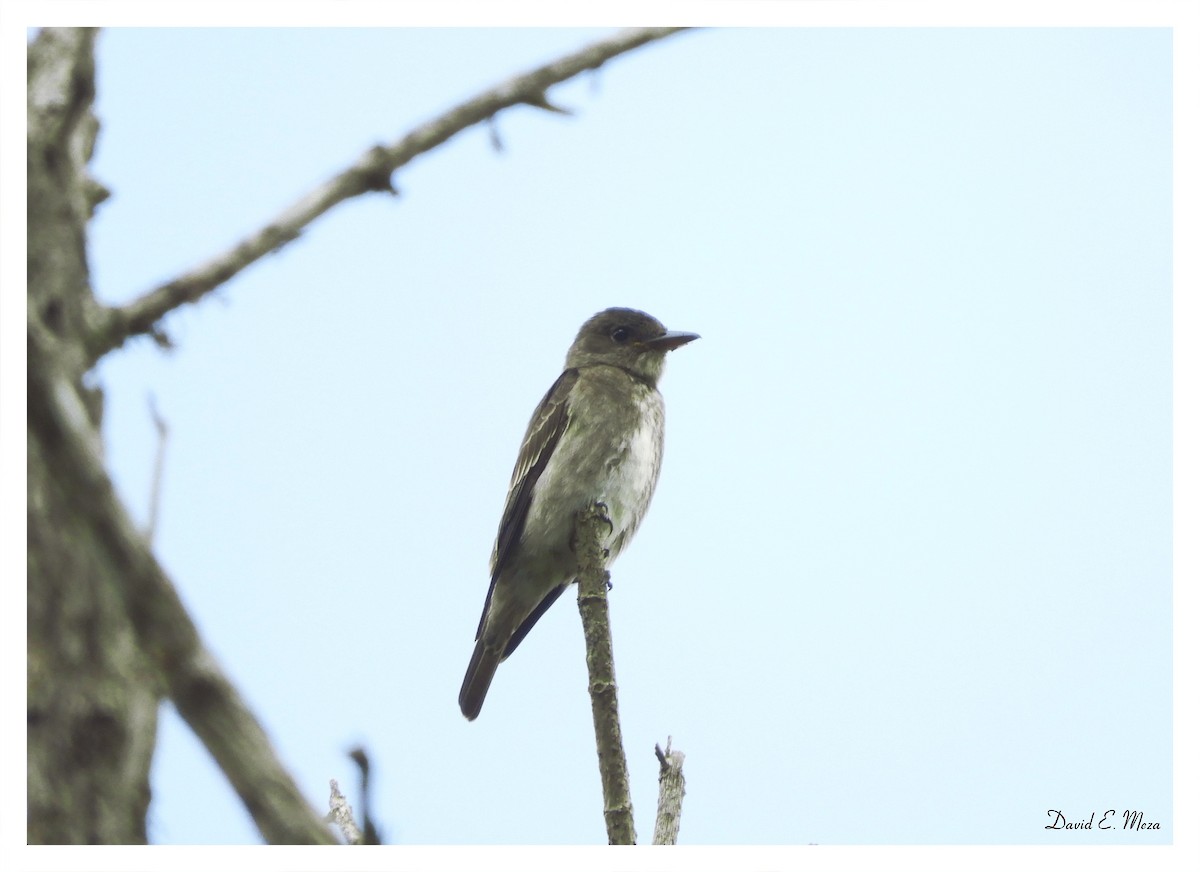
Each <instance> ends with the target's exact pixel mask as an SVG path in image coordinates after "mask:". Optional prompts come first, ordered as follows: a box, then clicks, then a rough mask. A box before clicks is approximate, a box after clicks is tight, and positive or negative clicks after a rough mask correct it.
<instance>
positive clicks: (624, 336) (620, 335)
mask: <svg viewBox="0 0 1200 872" xmlns="http://www.w3.org/2000/svg"><path fill="white" fill-rule="evenodd" d="M612 339H613V342H627V341H628V340H629V328H628V327H618V328H617V329H616V330H614V331H613V332H612Z"/></svg>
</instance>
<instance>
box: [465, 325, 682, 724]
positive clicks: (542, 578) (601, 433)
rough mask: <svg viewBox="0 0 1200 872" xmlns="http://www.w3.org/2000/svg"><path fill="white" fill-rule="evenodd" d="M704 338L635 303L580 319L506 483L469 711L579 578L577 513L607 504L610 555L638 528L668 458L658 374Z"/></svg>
mask: <svg viewBox="0 0 1200 872" xmlns="http://www.w3.org/2000/svg"><path fill="white" fill-rule="evenodd" d="M699 338H700V337H699V336H697V335H696V334H695V333H680V332H676V331H668V330H667V329H666V328H665V327H663V325H662V324H661V323H659V322H658V321H657V320H655V319H654V318H651V317H650V316H649V315H647V314H646V313H645V312H639V311H637V310H636V309H605V310H604V311H603V312H600V313H599V314H597V315H594V316H592V317H591V318H590V319H588V321H587V322H586V323H585V324H584V325H583V326H582V327H581V328H580V329H579V335H578V336H576V337H575V341H574V342H573V343H572V344H571V349H570V351H568V352H567V362H566V366H565V368H564V369H563V373H562V375H560V376H559V377H558V380H557V381H556V382H555V383H554V384H553V385H551V386H550V390H548V391H547V392H546V396H544V397H542V401H541V403H539V404H538V407H537V410H536V411H534V413H533V417H532V418H530V420H529V427H528V428H527V429H526V431H525V441H524V442H522V443H521V451H520V453H519V454H518V455H517V465H516V467H514V469H513V474H512V482H511V483H510V484H509V486H508V499H507V500H506V501H505V504H504V514H503V515H502V516H501V518H500V530H499V532H498V533H497V534H496V545H495V547H494V548H493V549H492V565H491V568H492V585H491V587H489V588H488V592H487V599H486V600H484V602H483V616H482V617H481V618H480V619H479V629H478V630H476V631H475V652H474V653H473V654H472V655H471V663H470V665H468V666H467V675H466V677H465V678H464V679H463V684H462V690H460V691H459V692H458V705H459V708H461V709H462V713H463V714H464V715H466V717H467V719H468V720H472V721H473V720H475V718H476V717H478V715H479V710H480V708H481V707H482V706H483V698H484V697H485V696H486V695H487V692H488V686H489V685H491V683H492V677H493V676H494V675H495V674H496V667H497V666H499V665H500V662H501V661H502V660H504V659H505V658H506V657H508V655H510V654H512V652H513V651H514V650H516V647H517V646H518V645H519V644H521V640H522V639H524V638H525V636H526V634H527V633H528V632H529V631H530V629H532V628H533V625H534V624H535V623H537V620H538V618H540V617H541V616H542V615H543V614H545V613H546V609H548V608H550V606H551V605H553V604H554V601H555V600H556V599H558V597H559V595H560V594H561V593H562V592H563V591H564V590H565V589H566V587H567V585H568V584H570V583H571V582H572V581H573V580H574V578H575V571H576V569H577V558H576V555H575V553H574V551H573V550H572V546H571V537H572V535H573V533H574V523H575V517H576V515H577V514H578V513H579V512H580V511H582V510H584V509H586V508H587V507H588V506H591V505H593V504H595V503H597V502H600V503H604V504H605V505H606V506H607V507H608V517H609V519H610V520H611V521H612V530H611V532H610V533H609V536H608V540H607V541H606V542H604V543H603V544H604V546H605V547H606V548H607V549H608V556H607V558H606V559H605V565H606V566H607V565H608V564H609V563H611V562H612V561H613V560H614V559H615V558H616V556H617V555H618V554H620V553H621V550H622V549H623V548H624V547H625V546H626V545H628V544H629V540H630V539H632V538H633V534H634V531H636V530H637V528H638V524H639V523H640V522H641V520H642V518H643V517H644V516H645V514H646V509H647V508H648V507H649V505H650V497H651V496H652V495H653V493H654V485H655V484H656V483H657V482H658V471H659V468H660V467H661V465H662V450H663V400H662V395H661V394H659V392H658V379H659V377H660V376H661V375H662V371H663V365H664V364H665V363H666V356H667V352H668V351H671V350H672V349H675V348H678V347H679V346H681V345H684V344H686V343H688V342H691V341H692V340H693V339H699Z"/></svg>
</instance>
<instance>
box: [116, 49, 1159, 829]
mask: <svg viewBox="0 0 1200 872" xmlns="http://www.w3.org/2000/svg"><path fill="white" fill-rule="evenodd" d="M604 32H605V31H586V30H490V31H485V30H458V31H420V30H376V31H358V30H342V31H331V30H314V31H280V30H264V31H239V30H209V31H206V30H192V31H164V30H124V31H122V30H113V31H109V32H106V33H105V34H104V35H103V36H102V37H101V41H100V46H99V50H98V65H99V94H98V99H97V109H98V111H99V113H100V115H101V118H102V120H103V123H104V129H103V133H102V135H101V139H100V142H99V147H98V151H97V154H96V159H95V162H94V168H95V172H96V174H97V175H98V176H99V177H100V178H101V179H102V180H103V181H104V182H105V183H106V184H107V185H109V186H110V187H111V188H112V189H113V192H114V196H113V198H112V200H111V201H110V202H108V203H107V204H105V205H104V206H103V207H102V209H101V211H100V213H99V215H98V217H97V219H96V221H95V223H94V225H93V231H94V232H93V237H92V243H93V245H92V253H93V268H94V282H95V286H96V290H97V293H98V294H99V295H100V296H101V297H102V298H103V299H105V300H106V301H110V302H118V301H123V300H127V299H129V298H131V297H133V296H135V295H137V294H140V293H142V292H144V291H145V290H146V289H148V288H149V287H151V286H152V285H154V284H155V283H157V282H159V281H162V280H164V279H167V278H170V277H172V276H173V275H175V274H177V273H179V272H180V271H182V270H184V269H186V268H189V267H191V266H193V265H194V264H196V263H197V262H198V261H200V260H202V259H204V258H206V257H208V256H210V255H211V254H213V253H214V252H215V251H217V250H219V249H221V248H223V247H224V246H226V245H228V244H229V243H231V242H232V241H234V240H235V239H236V238H237V237H238V236H239V235H241V234H243V233H245V232H246V231H248V230H250V229H252V228H254V227H256V226H258V225H259V224H260V223H261V222H263V221H264V220H266V219H267V218H269V217H270V216H272V215H273V214H274V213H275V212H276V211H277V210H278V209H280V208H281V207H283V206H285V205H286V204H288V203H289V202H290V201H291V200H293V199H294V198H296V197H297V196H298V195H300V194H301V193H303V192H304V191H306V190H307V189H308V188H309V187H311V186H312V185H313V184H315V183H317V182H318V181H320V180H322V179H323V178H325V177H326V176H328V175H330V174H331V173H333V172H335V171H337V170H338V169H340V168H341V167H343V166H344V165H345V164H347V163H348V162H349V161H351V160H353V159H354V158H355V157H356V156H357V155H358V154H359V153H360V152H361V151H362V150H363V149H364V148H366V147H369V146H370V145H373V144H374V143H376V142H378V141H382V140H389V139H392V138H395V137H396V136H398V135H400V134H402V133H403V132H405V131H407V130H408V129H409V128H411V127H412V126H413V125H414V124H416V123H418V122H420V121H422V120H424V119H426V118H428V117H430V116H432V115H433V114H435V113H437V112H439V111H441V110H443V109H445V108H447V107H448V106H450V105H452V104H453V103H454V102H456V101H458V100H461V99H463V98H466V97H469V96H471V95H472V94H474V93H475V92H476V91H478V90H479V89H481V88H483V87H485V86H488V85H491V84H494V83H495V82H496V81H498V80H499V79H500V78H502V77H505V76H508V75H510V74H512V73H515V72H518V71H521V70H524V69H527V68H529V67H531V66H533V65H535V64H538V63H541V62H543V61H546V60H549V59H551V58H553V57H555V56H557V55H560V54H562V53H564V52H565V51H568V50H571V49H574V48H576V47H578V46H580V45H581V44H583V43H585V42H587V41H589V40H590V39H593V38H595V37H596V36H599V35H600V34H602V33H604ZM1171 63H1172V56H1171V33H1170V31H1169V30H1166V29H1114V30H1099V29H1060V30H1010V29H998V30H958V29H945V30H923V29H916V30H887V29H858V30H819V29H818V30H782V29H781V30H729V31H707V32H701V33H692V34H688V35H684V36H680V37H676V38H674V39H672V40H669V41H667V42H664V43H661V44H658V45H655V46H652V47H649V48H647V49H644V50H642V51H640V52H637V53H635V54H633V55H630V56H628V57H625V58H623V59H620V60H618V61H616V62H615V63H613V64H611V65H610V66H609V67H607V68H606V69H605V70H603V71H602V72H601V73H600V74H599V75H598V76H594V77H583V78H581V79H579V80H576V81H573V82H570V83H567V84H565V85H563V86H560V87H558V88H556V89H555V90H554V91H553V95H552V96H553V98H554V99H555V100H556V101H557V102H559V103H561V104H565V105H568V106H570V107H572V108H574V109H575V110H576V111H577V116H576V117H574V118H562V117H558V116H551V115H548V114H546V113H543V112H539V111H536V110H533V109H524V108H522V109H517V110H512V111H509V112H507V113H505V114H504V115H503V116H502V117H501V118H500V120H499V124H498V131H499V134H500V136H501V138H502V139H503V142H504V145H505V151H504V152H503V153H502V154H497V153H496V152H495V151H494V150H493V149H492V148H491V146H490V144H489V138H488V133H487V131H486V130H484V129H477V130H473V131H471V132H468V133H467V134H465V135H463V136H461V137H459V138H458V139H456V140H454V141H453V142H451V143H450V144H449V145H448V146H447V147H445V148H443V149H440V150H438V151H437V152H435V153H432V154H430V155H427V156H425V157H423V158H420V159H419V160H418V161H416V162H415V163H414V164H412V165H411V166H409V167H407V168H405V169H404V170H402V171H401V172H400V173H398V174H397V176H396V178H395V181H396V184H397V185H398V187H399V188H400V189H401V190H402V191H403V196H402V197H401V198H400V199H398V200H397V199H389V198H386V197H384V196H374V197H371V198H366V199H362V200H359V201H355V202H351V203H349V204H346V205H343V206H342V207H340V208H339V209H337V210H336V211H335V212H334V213H332V214H331V215H329V216H326V217H325V218H324V219H322V220H321V221H319V222H318V223H317V224H316V225H315V226H313V227H311V228H310V229H309V231H308V233H307V234H306V235H305V237H304V238H303V239H302V240H300V241H299V242H298V243H296V244H294V245H292V246H290V247H288V248H287V249H286V250H285V251H284V252H282V253H281V254H279V255H276V256H274V257H271V258H269V259H267V260H265V261H263V262H261V263H259V264H258V265H256V266H254V267H253V268H251V269H250V270H248V271H247V272H246V273H244V274H243V275H241V276H239V277H238V278H236V279H235V280H234V281H233V282H231V283H230V284H229V285H228V286H227V287H226V288H225V289H224V290H223V291H221V292H220V293H219V295H218V296H217V297H216V298H214V299H210V300H208V301H207V302H205V303H203V304H202V305H200V306H199V307H195V308H192V309H189V310H187V311H186V312H183V313H181V314H179V315H177V316H174V317H172V318H171V319H170V321H169V322H168V324H167V329H168V332H169V333H170V334H171V335H172V337H173V338H174V339H175V341H176V342H177V344H178V346H179V348H178V351H176V352H175V353H174V354H172V355H163V354H162V353H161V352H160V351H158V350H157V349H156V348H154V347H153V346H152V345H151V344H150V343H149V342H142V343H140V344H138V345H136V346H135V347H133V348H131V349H129V350H128V351H126V352H123V353H120V354H117V355H114V356H113V357H112V358H111V359H110V360H108V361H106V362H105V364H104V365H103V366H102V368H101V370H100V377H101V379H102V380H103V382H104V384H105V386H106V389H107V391H108V409H107V417H106V437H107V443H108V449H109V452H110V458H111V461H112V466H113V469H114V472H115V475H116V477H117V481H118V484H119V487H120V489H121V491H122V493H123V494H124V495H125V497H126V498H127V500H128V502H129V504H130V505H131V507H132V508H133V510H134V512H135V514H137V515H139V516H141V515H144V510H145V506H146V503H147V499H148V488H149V485H148V481H149V477H150V472H151V467H152V461H153V451H154V431H153V427H152V425H151V422H150V420H149V417H148V414H147V411H146V395H147V393H148V392H153V394H154V395H155V397H156V398H157V403H158V406H159V408H160V410H161V412H162V413H163V415H164V416H165V417H166V418H167V420H168V421H169V424H170V427H171V437H170V442H169V446H168V453H167V468H166V480H165V485H164V488H163V493H162V519H161V526H160V531H159V535H158V539H157V542H156V548H157V551H158V553H159V555H160V557H161V559H162V561H163V563H164V565H165V566H166V567H167V569H168V570H169V571H170V573H171V574H172V577H173V578H174V579H175V581H176V583H177V584H178V586H179V588H180V591H181V593H182V595H183V597H184V599H185V601H186V602H187V604H188V606H189V607H190V608H191V610H192V613H193V615H194V616H195V618H196V620H197V621H198V623H199V625H200V628H201V631H202V632H203V634H204V636H205V638H206V639H207V640H208V642H209V644H210V645H211V646H212V647H213V649H214V650H215V651H216V653H217V654H218V656H219V657H220V659H221V660H222V661H223V663H224V664H225V665H226V667H227V668H228V670H229V672H230V674H231V675H232V677H233V678H234V680H235V682H236V683H237V684H238V686H239V687H240V688H241V689H242V690H243V691H244V692H245V694H246V696H247V697H248V699H249V700H250V702H251V704H252V706H253V707H254V709H255V710H256V712H258V714H259V715H260V716H261V717H262V719H263V721H264V722H265V724H266V726H267V728H268V730H269V732H270V734H271V736H272V737H273V739H274V740H275V742H276V745H277V748H278V750H279V752H280V754H281V755H282V757H283V758H284V759H285V761H286V762H287V764H288V766H289V767H290V768H291V770H292V771H293V772H294V773H295V774H296V776H297V778H298V780H299V781H300V783H301V784H302V785H303V787H304V789H305V790H306V792H307V793H308V795H309V796H310V797H311V799H312V802H313V803H314V805H317V806H319V807H324V803H325V801H326V797H327V782H328V779H329V778H330V777H336V778H338V779H339V780H340V781H341V782H342V784H343V786H346V787H349V786H351V785H352V784H353V782H354V779H353V776H352V769H351V767H350V766H349V764H348V761H347V760H346V758H345V753H344V752H345V750H346V749H347V748H349V747H350V746H352V745H353V744H355V743H360V742H361V743H363V744H365V745H366V746H367V747H368V748H369V750H370V751H371V753H372V755H373V759H374V762H375V766H376V773H377V777H378V785H377V787H378V793H377V796H376V806H377V807H376V813H377V815H378V817H379V822H380V825H381V826H382V828H383V830H384V833H385V836H386V837H387V838H388V840H389V841H393V842H405V843H423V844H428V843H452V844H460V843H495V842H501V843H550V844H575V843H595V842H600V841H603V838H604V828H603V822H602V818H601V815H600V795H599V782H598V776H597V772H596V763H595V752H594V744H593V736H592V730H591V719H590V711H589V707H588V700H587V695H586V690H585V669H584V663H583V645H582V640H581V638H580V630H579V619H578V615H577V613H576V611H575V608H574V603H573V601H572V600H571V599H570V598H569V597H565V598H564V599H563V600H562V601H561V602H560V603H559V604H558V605H557V606H555V608H554V609H553V610H552V611H551V613H550V614H548V615H547V616H546V618H544V619H543V620H542V621H541V623H540V624H539V625H538V627H537V629H536V631H535V632H534V633H532V634H531V635H530V637H529V639H528V640H527V641H526V642H525V643H524V644H523V645H522V647H521V650H520V651H519V652H518V653H517V654H516V655H514V657H513V658H512V659H511V660H509V661H508V662H506V663H505V664H504V665H503V666H502V667H501V670H500V672H499V674H498V677H497V680H496V682H495V684H494V685H493V688H492V691H491V694H490V695H489V697H488V701H487V705H486V706H485V708H484V711H483V714H482V715H481V717H480V719H479V720H478V721H476V722H474V723H470V724H468V723H467V722H466V721H464V720H463V718H462V716H461V715H460V714H459V712H458V708H457V705H456V702H455V700H456V695H457V691H458V686H459V682H460V681H461V677H462V672H463V670H464V668H465V666H466V662H467V658H468V656H469V654H470V650H471V642H472V637H473V633H474V630H475V625H476V621H477V620H478V616H479V609H480V606H481V604H482V600H483V595H484V592H485V591H486V587H487V559H488V555H489V553H490V549H491V545H492V538H493V536H494V533H495V526H496V523H497V521H498V519H499V513H500V509H501V507H502V505H503V499H504V493H505V488H506V485H507V482H508V477H509V473H510V471H511V467H512V463H513V460H514V458H515V455H516V449H517V446H518V443H519V440H520V437H521V434H522V432H523V428H524V426H525V422H526V420H527V418H528V416H529V413H530V412H531V411H532V409H533V406H534V405H535V404H536V402H537V401H538V399H539V398H540V396H541V395H542V393H543V392H544V391H545V389H546V387H548V386H549V384H550V383H551V381H552V380H553V379H554V377H555V376H556V375H557V373H558V372H559V369H560V367H561V362H562V357H563V355H564V353H565V351H566V348H567V345H568V344H569V342H570V340H571V338H572V337H573V335H574V332H575V330H576V329H577V328H578V325H579V323H580V322H582V321H583V320H584V319H585V318H586V317H587V316H589V315H590V314H592V313H593V312H595V311H597V310H599V309H602V308H605V307H607V306H611V305H628V306H635V307H638V308H642V309H645V310H647V311H649V312H650V313H652V314H653V315H655V316H656V317H658V318H660V319H661V320H663V321H664V322H665V323H666V324H667V325H668V326H669V327H672V328H676V329H685V330H693V331H696V332H698V333H700V334H702V336H703V339H702V340H701V341H700V342H697V343H695V344H693V345H690V346H688V347H687V348H685V349H683V350H681V351H679V352H677V353H675V354H672V355H671V358H670V361H669V366H668V371H667V374H666V376H665V378H664V380H663V383H662V389H663V393H664V395H665V397H666V402H667V409H668V433H667V445H666V461H665V466H664V469H663V474H662V478H661V481H660V483H659V489H658V493H657V495H656V497H655V502H654V505H653V507H652V509H651V511H650V514H649V517H648V519H647V520H646V522H645V524H644V525H643V527H642V530H641V532H640V533H639V536H638V538H637V540H636V541H635V543H634V544H633V545H632V546H631V547H630V548H629V549H628V550H627V552H626V553H625V555H623V557H622V559H621V560H620V561H619V562H617V563H616V564H615V565H614V567H613V582H614V589H613V592H612V597H611V608H612V615H613V621H614V625H615V626H614V634H615V648H616V666H617V677H618V682H619V685H620V690H621V697H620V699H621V712H622V716H623V726H624V732H625V739H626V746H627V750H628V752H629V756H630V768H631V776H632V780H633V787H634V796H633V799H634V808H635V813H636V818H637V823H638V830H639V833H640V835H641V836H642V838H643V840H648V839H649V836H650V834H651V832H652V826H653V811H654V803H655V797H656V767H657V763H656V761H655V758H654V754H653V747H654V744H655V742H665V741H666V738H667V736H668V734H670V735H672V736H673V737H674V741H675V744H676V746H677V747H678V748H680V749H681V750H683V751H684V752H685V753H686V754H687V764H686V770H685V771H686V775H687V779H688V792H687V798H686V801H685V806H684V812H683V826H682V831H681V841H682V842H687V843H693V844H695V843H715V844H746V843H795V844H806V843H812V842H816V843H821V844H886V843H917V844H929V843H934V844H937V843H951V844H980V843H1000V844H1042V843H1056V844H1057V843H1081V844H1097V843H1103V844H1109V843H1128V844H1150V843H1165V842H1169V841H1170V840H1171V839H1172V835H1173V830H1172V826H1171V820H1172V794H1171V790H1172V775H1171V766H1172V753H1171V740H1172V730H1171V680H1172V672H1171V643H1172V635H1171V614H1172V611H1171V606H1172V597H1171V566H1172V564H1171V545H1172V541H1171V495H1172V491H1171V474H1172V467H1171V425H1172V416H1171V415H1172V413H1171V390H1172V380H1171V352H1172V344H1171V342H1172V336H1171V329H1172V309H1171V291H1172V285H1171V268H1172V261H1171V256H1172V250H1171V231H1172V225H1171V207H1172V176H1171V156H1172V153H1171V134H1172V127H1171V100H1172V92H1171ZM153 786H154V802H153V805H152V807H151V815H150V835H151V838H152V840H154V841H155V842H162V843H190V842H218V843H224V842H247V841H253V840H255V839H256V838H257V836H256V833H255V831H254V829H253V828H252V826H251V824H250V822H249V819H248V818H247V816H246V815H245V814H244V812H243V811H242V810H241V808H240V806H239V805H238V803H237V801H236V799H235V797H234V795H233V793H232V791H231V790H230V789H229V788H228V787H227V786H226V785H225V783H224V780H223V778H222V777H221V776H220V774H219V773H218V772H217V770H216V769H215V768H214V766H213V765H212V764H211V763H210V762H209V760H208V758H207V756H206V754H205V753H204V751H203V750H202V749H201V748H200V746H199V745H198V743H197V742H196V741H195V739H193V738H192V737H191V736H190V734H189V733H188V732H187V730H186V728H184V727H183V726H182V725H181V724H180V723H179V722H178V721H177V720H176V719H175V717H174V716H173V715H172V714H170V713H167V714H166V715H165V717H164V719H163V725H162V733H161V742H160V749H159V753H158V756H157V757H156V761H155V769H154V785H153ZM1108 808H1116V809H1117V811H1118V814H1120V811H1122V810H1124V809H1125V808H1129V809H1137V810H1141V811H1143V812H1144V814H1145V816H1146V819H1147V820H1154V821H1158V822H1160V823H1161V824H1162V827H1163V828H1162V830H1159V831H1154V832H1142V833H1129V832H1123V831H1115V832H1112V833H1106V834H1103V835H1100V834H1097V833H1095V832H1087V833H1080V834H1074V833H1064V832H1047V831H1046V830H1044V829H1043V827H1044V825H1045V824H1046V823H1047V822H1048V819H1047V810H1048V809H1062V810H1063V811H1064V812H1065V814H1066V815H1067V817H1068V818H1070V819H1072V820H1077V819H1080V818H1086V817H1087V816H1088V815H1089V814H1091V812H1092V811H1094V810H1095V811H1098V812H1099V813H1101V814H1102V813H1103V811H1104V810H1106V809H1108Z"/></svg>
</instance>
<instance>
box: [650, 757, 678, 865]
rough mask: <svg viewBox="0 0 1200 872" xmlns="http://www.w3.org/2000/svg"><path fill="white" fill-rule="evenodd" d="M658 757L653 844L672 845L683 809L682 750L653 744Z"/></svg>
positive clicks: (676, 837) (675, 838)
mask: <svg viewBox="0 0 1200 872" xmlns="http://www.w3.org/2000/svg"><path fill="white" fill-rule="evenodd" d="M654 753H655V755H656V756H657V757H658V813H657V814H656V815H655V817H654V844H656V845H674V844H675V842H676V841H678V839H679V815H680V812H681V811H682V809H683V794H684V790H683V752H682V751H672V750H671V737H670V736H668V737H667V750H666V751H663V749H662V748H660V747H659V746H658V745H655V746H654Z"/></svg>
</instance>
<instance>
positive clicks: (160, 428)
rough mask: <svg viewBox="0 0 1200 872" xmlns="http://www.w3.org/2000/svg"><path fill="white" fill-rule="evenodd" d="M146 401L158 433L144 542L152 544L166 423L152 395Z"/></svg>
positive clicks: (160, 491) (165, 437) (156, 528)
mask: <svg viewBox="0 0 1200 872" xmlns="http://www.w3.org/2000/svg"><path fill="white" fill-rule="evenodd" d="M146 401H147V402H148V403H149V405H150V418H151V420H153V421H154V429H155V430H156V431H157V432H158V447H157V448H156V449H155V451H154V477H153V478H152V479H151V481H150V510H149V513H148V514H149V517H148V518H147V519H146V542H147V543H149V544H152V543H153V542H154V533H155V531H157V530H158V505H159V498H160V496H161V495H162V481H163V461H164V460H165V459H166V455H167V435H168V430H167V422H166V421H165V420H163V417H162V415H160V414H159V413H158V405H157V404H156V403H155V402H154V394H150V395H149V396H148V397H147V398H146Z"/></svg>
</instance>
